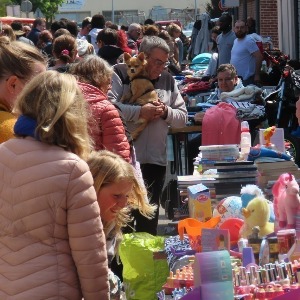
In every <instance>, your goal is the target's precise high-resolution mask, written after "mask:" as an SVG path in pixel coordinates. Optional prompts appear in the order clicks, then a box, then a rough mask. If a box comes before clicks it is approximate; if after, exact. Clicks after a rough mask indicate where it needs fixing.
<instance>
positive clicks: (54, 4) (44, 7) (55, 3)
mask: <svg viewBox="0 0 300 300" xmlns="http://www.w3.org/2000/svg"><path fill="white" fill-rule="evenodd" d="M34 2H35V4H36V7H38V8H39V9H40V10H41V12H42V13H43V15H44V16H45V17H46V19H47V21H48V20H50V21H52V19H53V18H54V15H55V14H56V13H57V11H58V7H59V6H60V5H62V4H63V3H64V2H65V1H64V0H47V1H45V0H35V1H34Z"/></svg>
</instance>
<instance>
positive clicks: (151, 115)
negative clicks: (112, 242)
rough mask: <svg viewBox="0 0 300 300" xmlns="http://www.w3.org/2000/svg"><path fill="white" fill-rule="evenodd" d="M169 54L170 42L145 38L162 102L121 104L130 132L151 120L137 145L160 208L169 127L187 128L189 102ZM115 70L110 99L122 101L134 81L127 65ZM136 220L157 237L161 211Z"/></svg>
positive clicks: (143, 47)
mask: <svg viewBox="0 0 300 300" xmlns="http://www.w3.org/2000/svg"><path fill="white" fill-rule="evenodd" d="M169 51H170V50H169V47H168V45H167V43H166V42H165V41H164V40H162V39H161V38H159V37H156V36H149V37H145V38H144V39H143V41H142V43H141V46H140V52H144V53H145V56H146V59H147V61H148V63H147V65H146V70H147V73H148V76H149V79H150V80H151V81H152V83H153V85H154V88H155V90H156V92H157V95H158V99H159V100H160V101H159V102H156V103H148V104H145V105H144V106H142V107H141V106H137V105H129V104H123V103H118V105H119V106H120V108H121V110H122V112H123V115H124V118H125V120H126V122H127V125H128V129H129V131H130V132H131V131H133V130H134V129H135V128H136V126H137V125H136V124H135V122H136V121H137V120H138V119H139V118H144V119H147V120H148V121H149V123H148V125H147V127H146V128H145V129H144V130H143V131H142V132H141V134H140V135H139V136H138V138H137V139H136V140H135V141H134V146H135V149H136V155H137V160H138V161H139V162H140V164H141V170H142V174H143V178H144V180H145V184H146V186H147V188H148V193H149V196H150V203H152V204H156V205H157V206H159V197H160V195H161V193H162V188H163V185H164V180H165V174H166V165H167V154H166V140H167V134H168V128H169V126H171V127H184V126H185V123H186V116H187V111H186V107H185V103H184V100H183V99H182V97H181V95H180V92H179V90H178V88H177V85H176V83H175V81H174V79H173V77H172V76H171V75H170V74H169V73H168V72H167V71H166V70H165V69H166V67H167V65H168V61H169V60H168V59H169ZM114 70H115V73H114V75H113V78H112V89H111V91H110V92H109V99H110V100H111V101H112V102H120V99H121V98H122V96H123V95H125V94H127V93H128V92H129V89H130V81H129V78H128V75H127V66H126V65H125V64H119V65H116V66H115V67H114ZM134 217H135V221H136V227H135V228H136V231H140V232H141V231H143V232H148V233H150V234H153V235H156V234H157V224H158V210H157V212H156V215H155V218H153V219H152V220H148V219H147V218H145V217H144V216H142V215H140V214H139V213H135V215H134Z"/></svg>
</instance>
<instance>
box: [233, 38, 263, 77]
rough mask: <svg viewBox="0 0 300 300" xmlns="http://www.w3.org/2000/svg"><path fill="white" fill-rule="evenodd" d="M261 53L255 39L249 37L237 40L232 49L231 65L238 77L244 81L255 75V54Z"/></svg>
mask: <svg viewBox="0 0 300 300" xmlns="http://www.w3.org/2000/svg"><path fill="white" fill-rule="evenodd" d="M256 51H259V49H258V46H257V44H256V42H255V41H254V39H253V38H252V37H250V36H248V35H246V36H245V38H243V39H235V40H234V43H233V47H232V49H231V60H230V63H231V64H232V65H234V66H235V68H236V70H237V74H238V76H241V77H242V78H243V80H247V79H248V78H249V77H251V76H253V75H254V74H255V57H254V56H253V55H252V54H253V53H254V52H256Z"/></svg>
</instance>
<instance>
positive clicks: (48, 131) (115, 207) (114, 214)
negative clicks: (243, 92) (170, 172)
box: [0, 14, 260, 300]
mask: <svg viewBox="0 0 300 300" xmlns="http://www.w3.org/2000/svg"><path fill="white" fill-rule="evenodd" d="M230 18H231V17H230ZM231 22H232V20H231V19H229V17H228V15H226V16H222V17H221V18H220V22H219V27H216V28H214V29H213V30H212V34H214V38H213V42H214V44H213V47H212V49H211V50H212V51H213V52H215V53H218V55H217V58H216V61H217V63H216V66H215V67H214V68H215V69H216V70H217V68H218V67H220V65H221V64H223V63H225V64H228V63H230V62H232V63H233V64H235V63H236V61H238V62H242V60H240V58H241V55H244V54H242V53H244V51H245V48H247V49H251V53H250V54H249V55H250V56H251V59H250V58H249V55H248V56H247V55H245V57H244V56H243V59H245V60H246V61H247V62H248V61H249V62H250V61H251V68H250V67H249V69H245V68H246V66H247V65H248V64H247V63H244V62H243V63H240V64H239V63H237V65H236V69H234V71H233V72H232V73H230V72H229V71H228V70H230V71H231V70H233V69H232V68H230V67H229V68H227V69H226V68H225V69H222V70H223V71H222V70H221V71H220V69H218V70H219V71H218V72H216V73H217V74H218V75H220V76H218V81H219V84H220V90H222V91H227V90H228V91H229V90H233V89H234V88H235V86H236V83H237V82H238V79H237V75H241V74H243V75H244V74H246V75H244V77H243V83H247V84H248V83H250V82H255V81H257V80H259V77H258V74H257V70H258V68H259V60H260V57H259V55H258V53H257V49H256V47H255V45H256V44H255V45H254V44H253V43H252V42H251V41H252V40H251V41H250V40H248V38H245V34H244V33H245V32H246V29H245V26H246V23H245V22H244V21H237V22H236V23H235V27H234V30H235V33H234V32H233V31H232V30H231ZM181 36H182V30H181V28H180V27H179V26H178V25H176V24H170V25H169V26H168V27H167V28H166V29H162V28H159V27H157V26H156V25H155V24H154V22H153V21H152V20H150V19H149V20H146V22H145V24H143V25H141V24H137V23H133V24H130V25H129V26H128V28H119V27H118V26H117V25H115V24H112V23H111V22H105V19H104V17H103V16H102V15H100V14H97V15H94V16H93V17H92V18H90V17H87V18H85V19H84V20H83V21H82V27H81V28H80V29H78V26H77V24H76V22H74V21H70V20H67V19H60V20H58V21H54V22H53V23H52V24H51V25H50V27H49V30H47V29H46V22H45V20H44V19H42V18H37V19H36V20H35V21H34V22H33V26H32V28H31V29H30V30H29V29H28V28H25V26H22V24H20V23H19V22H17V21H14V22H13V23H12V24H11V25H3V28H2V32H1V33H0V65H1V68H0V143H1V144H0V212H1V213H0V227H1V233H0V265H1V270H0V276H1V278H2V280H0V298H1V299H6V298H9V297H12V298H14V299H41V298H61V297H62V298H66V299H74V300H75V299H82V297H83V298H84V299H103V300H104V299H119V297H120V283H119V281H118V278H117V277H116V276H115V274H114V273H113V272H112V271H114V270H112V268H111V262H112V259H113V257H115V256H116V254H117V252H118V245H119V243H120V241H121V239H122V230H124V229H123V228H126V230H129V231H130V230H136V231H142V232H148V233H150V234H153V235H156V234H157V225H158V216H159V213H158V207H159V201H160V195H161V193H162V189H163V185H164V182H165V176H166V166H167V151H166V147H167V145H166V143H167V134H168V128H169V126H171V127H184V126H185V124H186V121H187V109H186V105H185V101H184V100H183V98H182V95H181V94H180V91H179V90H178V87H177V84H176V82H175V80H174V78H173V76H172V75H174V73H176V72H180V70H181V64H182V62H183V59H184V58H185V57H184V56H185V54H184V51H183V44H184V43H185V42H184V39H182V38H181ZM236 37H237V39H235V38H236ZM229 43H230V44H232V52H231V49H229V47H228V44H229ZM250 44H251V47H250V46H249V45H250ZM228 51H230V52H228ZM139 52H143V53H144V55H145V57H146V60H147V62H148V63H147V65H146V72H147V74H148V78H149V80H151V82H152V83H153V85H154V89H155V91H156V92H157V95H158V99H159V101H157V102H153V103H147V104H145V105H144V106H138V105H131V104H128V103H126V104H125V103H123V102H122V98H123V96H124V95H127V94H128V92H129V90H130V80H129V76H128V73H127V67H126V65H125V64H123V63H122V59H123V58H122V56H123V54H124V53H128V54H130V55H131V56H134V55H136V54H137V53H139ZM168 66H170V68H169V69H168ZM235 70H236V71H235ZM226 72H227V73H228V74H227V73H226ZM224 74H225V75H226V76H227V77H228V76H229V77H230V78H227V77H226V78H223V79H222V76H221V75H224ZM222 80H223V81H222ZM229 81H230V82H229ZM140 118H143V119H145V120H147V121H148V125H147V126H146V128H145V129H144V130H143V131H142V133H141V134H140V135H139V137H138V138H137V139H136V140H134V141H133V140H132V138H131V135H130V133H131V132H132V131H133V130H134V129H135V128H136V127H137V126H138V125H137V121H138V120H139V119H140Z"/></svg>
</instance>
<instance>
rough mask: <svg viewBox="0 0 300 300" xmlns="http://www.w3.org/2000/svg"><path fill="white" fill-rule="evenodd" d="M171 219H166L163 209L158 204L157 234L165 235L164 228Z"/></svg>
mask: <svg viewBox="0 0 300 300" xmlns="http://www.w3.org/2000/svg"><path fill="white" fill-rule="evenodd" d="M170 222H171V220H169V219H167V218H166V216H165V210H164V209H163V208H162V207H161V206H160V207H159V217H158V226H157V235H165V228H166V227H167V225H168V223H170Z"/></svg>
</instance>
